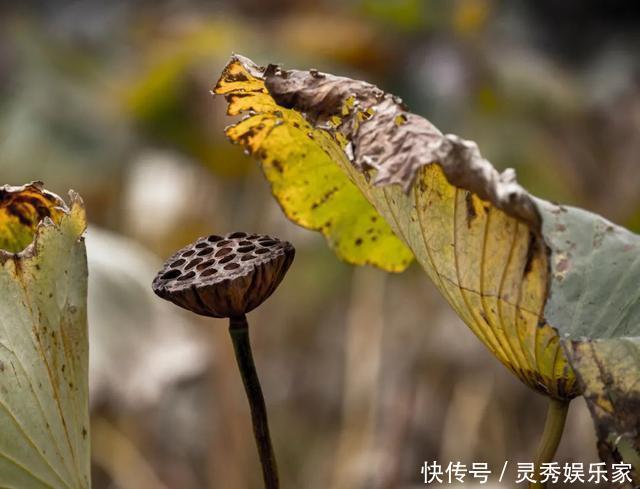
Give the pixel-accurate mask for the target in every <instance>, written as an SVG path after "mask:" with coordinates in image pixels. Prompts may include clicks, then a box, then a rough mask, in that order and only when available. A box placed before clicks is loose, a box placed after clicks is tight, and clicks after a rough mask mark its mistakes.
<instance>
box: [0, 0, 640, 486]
mask: <svg viewBox="0 0 640 489" xmlns="http://www.w3.org/2000/svg"><path fill="white" fill-rule="evenodd" d="M639 22H640V7H639V6H638V5H637V3H636V2H632V1H622V0H610V1H608V2H600V1H596V0H565V1H563V2H557V1H554V0H537V1H524V0H513V1H509V2H507V1H498V0H451V1H445V0H397V1H386V0H343V1H337V0H211V1H207V2H205V1H200V2H188V1H185V0H158V1H154V2H150V1H133V0H129V1H127V0H111V1H110V2H100V1H97V0H85V1H68V0H66V1H63V0H40V1H25V2H2V3H0V174H1V175H2V178H1V181H2V183H10V184H21V183H24V182H26V181H30V180H36V179H37V180H44V181H45V183H46V185H47V187H48V188H49V189H51V190H54V191H57V192H59V193H62V194H64V193H65V192H66V190H67V189H68V188H73V189H75V190H77V191H79V192H80V193H81V195H82V196H83V197H84V199H85V202H86V204H87V207H88V212H89V217H90V219H91V223H92V225H91V229H90V232H89V237H88V249H89V260H90V267H91V268H90V269H91V292H90V300H91V306H90V307H91V309H90V314H91V317H90V321H91V326H90V327H91V339H92V344H91V347H92V366H91V367H92V370H91V380H92V410H93V418H94V424H93V445H94V454H93V455H94V480H95V487H96V488H97V489H101V488H120V489H130V488H131V489H152V488H160V489H173V488H179V489H191V488H193V489H196V488H204V487H210V488H225V489H244V488H258V487H260V478H259V470H258V469H257V459H256V456H255V453H254V448H253V446H252V438H251V432H250V429H251V428H250V424H249V418H248V416H249V413H248V408H247V406H246V405H245V400H244V397H243V393H242V391H241V385H240V382H239V378H236V377H237V376H238V374H237V371H236V369H235V368H233V365H232V364H233V357H232V353H231V345H230V344H229V341H228V338H227V337H226V331H225V330H226V325H225V324H224V322H219V324H217V323H218V321H213V320H209V321H206V320H202V319H197V318H193V317H189V316H188V315H184V314H181V312H180V311H175V310H174V309H175V308H170V309H167V308H166V307H165V305H164V304H161V303H160V302H159V300H157V299H155V298H154V297H153V296H151V295H150V291H149V284H150V282H151V278H152V277H153V275H154V272H155V270H156V268H157V267H158V265H159V263H160V260H161V259H162V258H164V257H166V256H168V255H169V254H170V253H171V251H173V250H174V249H176V248H178V247H181V246H183V245H184V244H186V243H187V242H189V241H192V240H194V239H195V238H196V237H198V236H200V235H203V234H208V233H211V232H217V233H224V232H228V231H233V230H246V231H256V232H263V233H269V234H273V235H276V236H279V237H282V238H286V239H289V240H291V241H292V242H293V243H294V244H295V246H296V248H297V249H298V256H297V259H296V262H295V263H294V266H293V268H292V270H291V272H290V273H289V276H288V278H287V279H286V280H285V282H284V283H283V285H282V286H281V288H280V289H279V291H278V293H277V294H276V296H274V297H273V298H272V299H270V300H269V302H268V303H267V304H266V305H265V306H264V307H263V308H261V309H260V310H259V311H256V312H255V313H253V314H252V315H253V316H254V317H253V318H251V323H252V324H254V325H255V327H254V329H255V331H254V335H253V336H254V341H255V350H256V351H255V354H256V357H257V360H256V361H257V363H258V366H259V369H260V371H261V373H262V377H263V383H264V388H265V391H266V396H267V400H268V404H269V407H270V412H271V418H272V424H273V428H272V429H273V432H274V438H275V440H274V443H275V446H276V451H277V453H278V455H279V465H280V468H281V471H282V477H283V479H284V487H303V488H310V489H313V488H325V487H331V488H336V489H342V488H345V489H347V488H348V489H357V488H365V487H366V488H380V489H392V488H411V487H418V486H420V485H421V484H420V473H419V468H420V466H421V464H422V462H423V461H425V460H434V459H438V460H440V461H441V462H444V463H445V464H446V463H447V462H448V461H458V460H459V461H462V462H466V463H470V462H472V461H486V462H488V463H489V464H490V465H491V466H492V467H494V468H498V469H499V468H501V466H502V463H503V461H504V460H510V461H529V460H530V459H531V457H532V454H533V451H534V447H535V445H536V443H537V440H538V435H539V433H540V431H541V428H542V423H543V418H544V405H545V403H544V400H543V399H542V398H540V397H539V396H538V395H537V394H535V393H534V392H531V391H529V390H528V389H527V388H526V387H523V386H522V385H521V384H520V383H519V382H518V381H517V380H516V379H515V378H512V377H511V376H510V374H509V373H508V372H507V371H506V370H505V369H503V368H502V367H501V366H500V365H498V363H497V362H495V361H494V359H493V358H492V357H491V356H490V355H489V353H488V352H487V351H485V350H484V348H483V347H482V345H481V344H480V343H479V342H478V341H476V340H475V338H474V337H473V336H472V334H471V332H470V331H469V330H468V329H467V328H466V327H464V326H463V325H462V323H461V322H460V321H459V320H458V319H457V318H456V316H455V314H454V313H453V312H452V311H451V310H450V309H449V308H448V307H447V306H446V305H445V303H444V301H443V300H442V298H441V297H440V296H439V295H438V293H437V292H436V291H435V288H434V287H433V286H432V285H431V283H430V282H429V281H428V280H427V278H426V276H425V275H424V274H423V272H422V271H420V270H419V269H417V267H412V268H411V269H410V270H409V271H408V272H406V273H404V274H402V275H385V274H383V273H382V272H379V271H376V270H372V269H358V270H356V269H352V268H350V267H348V266H346V265H345V264H343V263H340V262H338V261H337V260H336V259H335V257H334V256H333V255H332V253H331V251H330V250H328V249H327V247H326V245H325V243H324V242H323V240H322V238H321V237H320V236H319V235H316V234H314V233H310V232H307V231H304V230H302V229H299V228H297V227H295V226H294V225H293V224H291V223H289V222H288V221H286V220H285V219H284V217H283V216H282V214H281V212H280V210H279V208H278V207H277V204H276V203H275V201H274V200H273V199H272V198H271V197H270V194H269V189H268V186H267V184H266V182H265V181H264V179H263V178H262V177H261V175H260V174H259V171H258V169H257V166H256V165H255V164H254V163H253V162H252V161H250V160H249V159H248V158H247V157H246V156H245V155H243V154H242V152H241V150H240V149H239V148H237V147H234V146H232V145H230V144H229V143H228V142H227V141H226V140H225V138H224V136H223V128H224V127H225V125H227V124H228V123H230V120H229V118H228V117H226V116H225V114H224V108H225V103H224V102H223V101H222V100H216V99H214V98H213V97H212V96H211V94H210V93H209V90H210V89H211V88H212V87H213V85H214V84H215V81H216V80H217V77H218V75H219V73H220V70H221V69H222V67H223V66H224V64H225V62H226V60H227V59H228V57H229V56H230V54H231V53H232V52H238V53H241V54H245V55H247V56H249V57H251V58H252V59H254V60H255V61H257V62H263V63H267V62H280V63H284V64H286V66H287V67H295V68H311V67H314V68H318V69H320V70H323V71H329V72H333V73H336V74H343V75H346V76H350V77H355V78H362V79H366V80H368V81H371V82H373V83H376V84H378V85H379V86H381V87H382V88H384V89H385V90H387V91H391V92H394V93H396V94H398V95H400V96H401V97H402V98H403V99H404V100H405V101H406V103H407V104H408V105H409V106H410V107H411V109H412V110H413V111H414V112H417V113H420V114H422V115H425V116H426V117H427V118H429V119H430V120H431V121H432V122H434V123H435V124H436V125H437V126H438V127H439V128H441V129H442V130H443V131H444V132H454V133H457V134H460V135H462V136H463V137H466V138H469V139H474V140H476V141H477V142H478V144H479V146H480V148H481V150H482V151H483V153H484V155H485V156H486V157H487V158H488V159H490V160H491V161H492V162H493V163H494V164H495V165H496V166H497V167H498V168H501V169H502V168H506V167H514V168H515V169H516V170H517V172H518V175H519V180H520V181H521V183H522V184H523V185H524V186H525V187H527V188H528V189H530V190H531V191H532V192H534V193H535V194H537V195H539V196H541V197H544V198H547V199H551V200H555V201H560V202H563V203H570V204H575V205H580V206H583V207H586V208H588V209H590V210H593V211H595V212H599V213H601V214H603V215H604V216H606V217H608V218H609V219H612V220H613V221H615V222H617V223H620V224H623V225H626V226H628V227H630V228H632V229H634V230H636V231H638V230H640V192H638V190H637V189H638V188H639V186H640V171H639V170H640V137H639V136H640V57H639V56H638V52H640V30H639V29H638V25H639ZM558 460H559V461H560V462H561V463H564V462H570V461H579V462H585V463H588V462H595V461H597V456H596V450H595V437H594V435H593V429H592V426H591V421H590V419H589V416H588V414H587V412H586V409H585V407H584V403H583V401H582V400H581V399H578V400H577V401H576V402H574V403H573V406H572V408H571V413H570V419H569V422H568V426H567V430H566V435H565V438H564V440H563V442H562V445H561V447H560V452H559V455H558ZM512 475H515V474H512ZM468 485H471V484H468Z"/></svg>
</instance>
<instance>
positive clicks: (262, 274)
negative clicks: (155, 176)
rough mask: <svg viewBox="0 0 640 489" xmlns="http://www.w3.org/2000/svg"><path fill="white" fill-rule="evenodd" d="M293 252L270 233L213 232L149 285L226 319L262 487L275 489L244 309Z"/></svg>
mask: <svg viewBox="0 0 640 489" xmlns="http://www.w3.org/2000/svg"><path fill="white" fill-rule="evenodd" d="M294 255H295V249H294V247H293V246H292V245H291V243H289V242H287V241H281V240H279V239H276V238H272V237H271V236H265V235H259V234H248V233H243V232H235V233H231V234H227V235H225V236H218V235H215V234H214V235H211V236H206V237H203V238H199V239H198V240H196V241H195V242H194V243H192V244H189V245H187V246H185V247H184V248H182V249H180V250H178V251H177V252H176V253H174V254H173V256H171V257H170V258H169V259H168V260H167V261H166V263H165V264H164V266H163V267H162V269H161V270H160V271H159V272H158V274H157V275H156V277H155V279H154V280H153V284H152V287H153V291H154V292H155V293H156V294H157V295H159V296H160V297H162V298H163V299H166V300H168V301H171V302H173V303H174V304H177V305H178V306H180V307H183V308H184V309H188V310H190V311H192V312H194V313H196V314H200V315H203V316H209V317H214V318H228V319H229V333H230V335H231V340H232V343H233V348H234V353H235V356H236V362H237V364H238V368H239V369H240V374H241V376H242V382H243V384H244V389H245V392H246V394H247V399H248V401H249V407H250V409H251V419H252V423H253V432H254V437H255V440H256V445H257V448H258V454H259V456H260V462H261V465H262V474H263V479H264V483H265V487H266V488H267V489H277V488H278V487H279V481H278V473H277V467H276V460H275V455H274V452H273V447H272V444H271V437H270V435H269V425H268V421H267V411H266V404H265V401H264V396H263V394H262V389H261V387H260V381H259V379H258V374H257V372H256V368H255V365H254V361H253V354H252V352H251V343H250V341H249V324H248V322H247V318H246V314H247V313H248V312H249V311H252V310H253V309H255V308H256V307H258V306H259V305H260V304H262V303H263V302H264V301H265V300H266V299H267V298H268V297H269V296H270V295H271V294H272V293H273V291H274V290H275V289H276V288H277V287H278V285H280V282H281V281H282V279H283V278H284V276H285V274H286V273H287V270H288V269H289V266H290V265H291V262H292V261H293V258H294Z"/></svg>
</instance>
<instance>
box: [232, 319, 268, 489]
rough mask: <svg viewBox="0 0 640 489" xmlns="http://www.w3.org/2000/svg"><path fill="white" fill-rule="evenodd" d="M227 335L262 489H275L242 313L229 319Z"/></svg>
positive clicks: (265, 423) (264, 418)
mask: <svg viewBox="0 0 640 489" xmlns="http://www.w3.org/2000/svg"><path fill="white" fill-rule="evenodd" d="M229 333H230V334H231V340H232V341H233V349H234V351H235V355H236V361H237V363H238V367H239V369H240V375H241V376H242V383H243V384H244V390H245V392H246V393H247V399H248V401H249V407H250V409H251V421H252V423H253V435H254V438H255V441H256V446H257V448H258V455H259V456H260V463H261V465H262V476H263V478H264V485H265V488H266V489H278V487H279V485H280V484H279V482H278V469H277V466H276V457H275V454H274V452H273V447H272V445H271V436H270V435H269V423H268V421H267V407H266V405H265V402H264V396H263V395H262V388H261V387H260V380H259V379H258V373H257V372H256V366H255V364H254V362H253V354H252V353H251V343H250V341H249V324H248V323H247V317H246V316H245V315H244V314H243V315H242V316H240V317H232V318H230V319H229Z"/></svg>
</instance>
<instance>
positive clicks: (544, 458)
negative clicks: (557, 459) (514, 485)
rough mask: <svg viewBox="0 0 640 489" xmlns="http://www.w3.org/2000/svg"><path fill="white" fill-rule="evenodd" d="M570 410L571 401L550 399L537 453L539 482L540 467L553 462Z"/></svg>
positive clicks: (538, 487) (536, 488) (532, 488)
mask: <svg viewBox="0 0 640 489" xmlns="http://www.w3.org/2000/svg"><path fill="white" fill-rule="evenodd" d="M568 410H569V401H559V400H557V399H553V398H549V407H548V408H547V420H546V422H545V425H544V431H543V433H542V438H541V439H540V444H539V445H538V451H537V452H536V459H535V468H536V477H535V478H536V480H537V481H539V480H540V466H541V465H542V464H543V463H548V462H551V461H552V460H553V457H554V456H555V454H556V450H557V449H558V445H559V444H560V439H561V438H562V432H563V431H564V424H565V421H566V419H567V411H568ZM545 487H547V484H546V483H543V482H533V483H530V484H529V489H544V488H545Z"/></svg>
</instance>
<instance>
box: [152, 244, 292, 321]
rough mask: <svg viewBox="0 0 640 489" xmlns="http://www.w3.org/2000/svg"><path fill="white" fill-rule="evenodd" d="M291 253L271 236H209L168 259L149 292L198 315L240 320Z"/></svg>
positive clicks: (267, 291) (273, 284) (268, 289)
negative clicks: (151, 291)
mask: <svg viewBox="0 0 640 489" xmlns="http://www.w3.org/2000/svg"><path fill="white" fill-rule="evenodd" d="M294 255H295V249H294V248H293V246H292V245H291V243H289V242H287V241H280V240H279V239H276V238H272V237H270V236H265V235H258V234H247V233H242V232H236V233H231V234H227V235H225V236H217V235H211V236H208V237H204V238H200V239H198V240H197V241H196V242H194V243H192V244H190V245H188V246H185V247H184V248H182V249H181V250H179V251H178V252H176V253H175V254H174V255H173V256H172V257H171V258H169V259H168V260H167V262H166V263H165V265H164V267H163V268H162V270H160V272H159V273H158V275H157V276H156V278H155V279H154V281H153V284H152V287H153V291H154V292H155V293H156V294H157V295H159V296H160V297H162V298H163V299H166V300H169V301H171V302H173V303H175V304H177V305H179V306H180V307H183V308H185V309H188V310H190V311H193V312H195V313H197V314H201V315H203V316H211V317H217V318H232V317H240V316H242V315H244V314H246V313H247V312H249V311H251V310H253V309H255V308H256V307H258V306H259V305H260V304H262V303H263V302H264V301H265V300H266V299H267V298H268V297H269V296H270V295H271V294H272V293H273V291H274V290H275V289H276V288H277V287H278V285H279V284H280V282H281V281H282V278H283V277H284V275H285V274H286V272H287V270H288V269H289V266H290V265H291V262H292V261H293V257H294Z"/></svg>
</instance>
